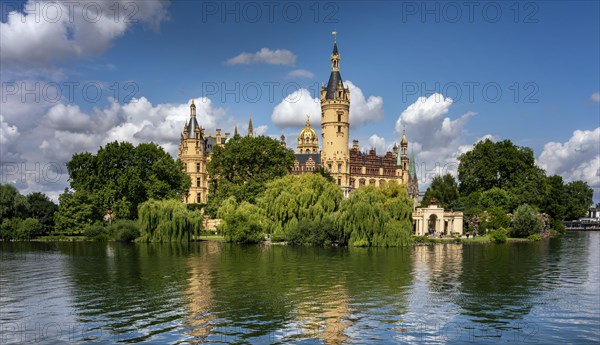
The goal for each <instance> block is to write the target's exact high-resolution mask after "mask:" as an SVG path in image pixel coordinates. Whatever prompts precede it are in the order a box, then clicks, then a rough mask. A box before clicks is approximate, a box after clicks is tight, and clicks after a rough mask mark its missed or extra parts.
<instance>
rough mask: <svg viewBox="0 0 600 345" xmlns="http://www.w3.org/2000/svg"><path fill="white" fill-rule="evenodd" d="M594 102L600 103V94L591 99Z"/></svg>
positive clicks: (597, 93) (594, 94)
mask: <svg viewBox="0 0 600 345" xmlns="http://www.w3.org/2000/svg"><path fill="white" fill-rule="evenodd" d="M590 100H591V101H592V102H600V92H594V93H593V94H592V96H591V97H590Z"/></svg>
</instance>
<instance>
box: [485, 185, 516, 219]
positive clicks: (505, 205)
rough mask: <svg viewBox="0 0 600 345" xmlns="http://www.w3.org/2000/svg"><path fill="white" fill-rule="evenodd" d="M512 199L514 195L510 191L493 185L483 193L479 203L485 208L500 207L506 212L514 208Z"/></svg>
mask: <svg viewBox="0 0 600 345" xmlns="http://www.w3.org/2000/svg"><path fill="white" fill-rule="evenodd" d="M512 199H513V197H512V195H511V194H510V193H509V192H507V191H505V190H504V189H500V188H498V187H493V188H491V189H488V190H486V191H483V192H482V193H481V196H480V198H479V205H481V207H482V208H484V209H491V208H494V207H498V208H501V209H502V210H503V211H504V213H506V212H508V211H511V210H512V204H513V200H512Z"/></svg>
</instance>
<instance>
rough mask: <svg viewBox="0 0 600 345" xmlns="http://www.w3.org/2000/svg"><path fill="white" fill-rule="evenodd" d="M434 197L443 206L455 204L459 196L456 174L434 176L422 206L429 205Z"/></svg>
mask: <svg viewBox="0 0 600 345" xmlns="http://www.w3.org/2000/svg"><path fill="white" fill-rule="evenodd" d="M432 198H435V199H436V200H437V202H438V204H439V205H440V206H441V207H443V208H448V206H449V205H451V204H455V203H456V201H457V200H458V198H459V193H458V184H457V183H456V180H455V179H454V176H452V175H450V174H446V175H444V176H436V177H434V178H433V180H432V181H431V185H430V186H429V188H427V191H426V192H425V195H424V196H423V201H422V202H421V206H423V207H427V206H428V205H429V202H430V201H431V199H432Z"/></svg>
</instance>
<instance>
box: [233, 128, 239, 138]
mask: <svg viewBox="0 0 600 345" xmlns="http://www.w3.org/2000/svg"><path fill="white" fill-rule="evenodd" d="M233 136H234V137H237V136H239V134H238V130H237V125H235V129H234V130H233Z"/></svg>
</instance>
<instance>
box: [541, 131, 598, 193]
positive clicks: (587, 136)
mask: <svg viewBox="0 0 600 345" xmlns="http://www.w3.org/2000/svg"><path fill="white" fill-rule="evenodd" d="M537 164H538V165H539V166H540V167H541V168H543V169H545V170H546V172H547V174H548V175H554V174H557V175H560V176H562V177H563V178H564V179H565V180H566V181H575V180H583V181H586V182H587V183H588V184H589V185H590V186H592V187H594V188H596V190H597V189H598V188H600V127H598V128H596V129H594V130H589V131H588V130H576V131H575V132H573V135H572V136H571V138H569V140H568V141H567V142H565V143H559V142H549V143H547V144H546V145H544V149H543V150H542V153H541V154H540V156H539V157H538V159H537Z"/></svg>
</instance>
